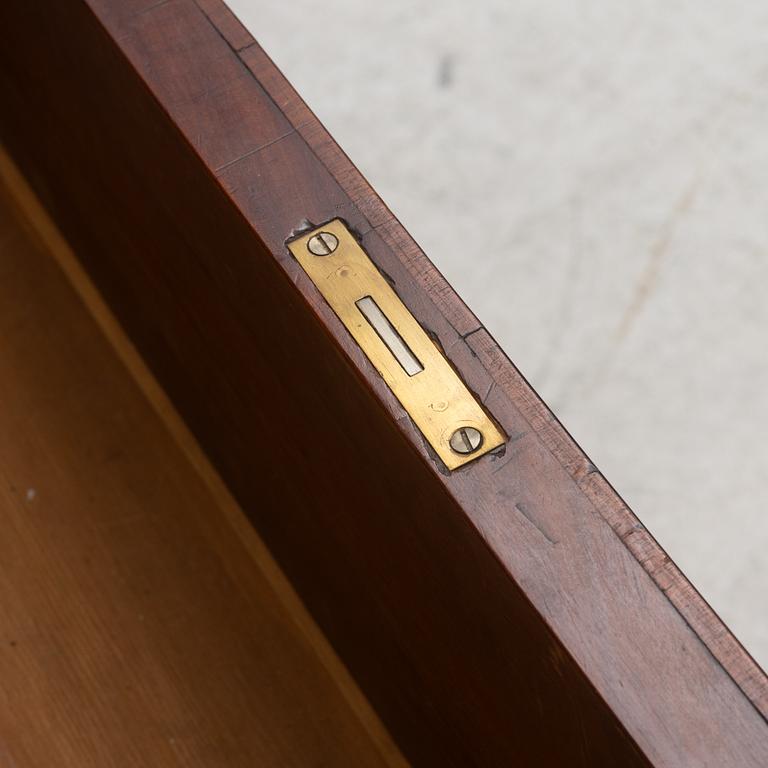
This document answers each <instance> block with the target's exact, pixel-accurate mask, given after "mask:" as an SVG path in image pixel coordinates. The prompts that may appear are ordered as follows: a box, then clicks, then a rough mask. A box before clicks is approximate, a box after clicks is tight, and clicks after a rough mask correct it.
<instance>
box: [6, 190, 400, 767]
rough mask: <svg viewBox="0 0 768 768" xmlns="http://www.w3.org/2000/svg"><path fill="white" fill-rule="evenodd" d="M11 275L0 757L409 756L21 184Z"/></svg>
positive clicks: (236, 762)
mask: <svg viewBox="0 0 768 768" xmlns="http://www.w3.org/2000/svg"><path fill="white" fill-rule="evenodd" d="M0 276H2V279H0V404H1V407H0V523H2V531H3V534H2V536H0V701H1V702H2V703H1V704H0V765H2V766H3V767H4V768H6V767H7V768H38V767H39V768H50V767H51V766H60V767H62V768H64V767H65V766H66V767H69V766H72V768H87V767H89V766H94V768H105V767H106V766H140V767H141V768H145V767H146V766H158V767H160V766H180V765H184V766H200V767H201V768H202V767H203V766H205V768H210V766H216V765H221V766H224V765H226V766H232V767H233V768H234V767H235V766H243V767H245V766H254V765H264V766H278V765H279V766H296V767H302V768H303V767H304V766H317V765H336V766H351V765H355V766H357V765H360V766H372V767H373V766H376V767H377V768H381V767H382V766H385V765H390V766H394V765H402V761H401V760H399V759H397V753H396V751H395V749H394V747H393V746H387V744H386V740H384V742H385V743H384V744H383V745H382V739H381V738H380V734H376V735H377V736H379V738H378V739H377V738H374V737H373V736H372V734H371V732H370V722H369V719H368V717H367V715H366V713H365V712H361V711H360V708H359V707H356V706H353V702H352V701H351V700H350V698H349V697H348V696H347V695H345V692H344V691H343V689H342V687H340V685H339V682H338V680H337V679H336V678H335V676H334V669H333V666H332V665H331V666H330V667H329V665H327V664H325V663H324V658H323V653H322V649H318V648H317V645H316V643H315V642H314V635H313V633H312V632H307V631H305V630H306V623H307V621H306V620H305V619H304V618H303V616H302V615H301V607H300V606H298V605H297V604H296V602H295V601H292V600H290V598H288V599H286V595H285V589H283V588H281V586H280V584H279V583H278V584H277V585H276V584H275V578H274V574H273V573H272V572H271V564H270V562H269V559H268V558H267V560H266V563H265V558H264V557H263V556H261V555H260V553H259V544H258V542H255V543H254V541H253V538H254V536H255V534H254V532H253V529H252V528H251V527H250V526H249V525H248V524H247V522H245V520H244V518H243V523H244V524H243V523H240V518H241V516H242V512H241V511H240V510H238V509H237V508H236V506H235V505H234V504H233V502H232V501H231V500H230V499H228V498H227V496H226V494H221V493H217V491H216V489H215V486H214V487H211V485H210V484H209V483H208V482H207V480H206V477H205V476H204V473H201V472H200V471H198V468H197V467H196V466H195V464H194V463H193V462H191V461H190V460H189V458H188V456H187V455H185V451H184V450H183V447H182V446H181V445H180V444H179V443H178V442H177V440H176V439H175V438H176V436H175V435H174V434H173V432H172V431H170V430H169V429H168V426H167V424H166V422H165V420H164V419H163V418H161V415H159V414H158V413H157V412H156V411H155V409H154V408H153V406H152V404H150V401H149V400H148V399H147V398H146V397H145V392H143V391H142V389H140V388H139V386H137V383H136V381H135V380H134V379H133V378H132V377H131V375H130V373H129V370H128V369H127V368H126V367H125V365H124V363H123V361H122V360H121V359H120V358H119V357H118V355H117V353H116V351H115V350H114V349H112V348H111V347H110V346H109V343H108V341H107V339H106V338H105V337H104V335H103V333H102V331H101V329H100V328H99V326H98V325H97V323H96V321H95V319H94V317H93V316H92V315H91V314H89V312H88V310H87V309H86V306H85V305H84V304H83V303H82V302H81V301H80V299H79V298H78V296H77V294H76V293H75V291H74V290H73V288H72V287H71V286H70V285H69V284H68V282H67V280H66V278H65V276H64V274H63V273H62V272H61V270H60V269H59V268H58V266H57V264H56V263H55V261H54V259H53V257H52V255H51V253H50V251H49V250H48V249H47V248H46V246H45V245H44V241H43V240H41V238H40V237H38V233H37V231H36V230H35V229H34V228H33V227H32V226H31V222H30V221H29V220H27V219H25V218H24V217H22V216H20V215H19V212H18V211H17V210H15V207H14V205H13V204H12V203H10V200H9V198H8V197H7V196H6V191H5V189H4V188H3V187H2V186H1V185H0ZM278 582H279V579H278ZM297 614H298V615H297ZM379 730H380V728H379ZM382 747H383V748H382Z"/></svg>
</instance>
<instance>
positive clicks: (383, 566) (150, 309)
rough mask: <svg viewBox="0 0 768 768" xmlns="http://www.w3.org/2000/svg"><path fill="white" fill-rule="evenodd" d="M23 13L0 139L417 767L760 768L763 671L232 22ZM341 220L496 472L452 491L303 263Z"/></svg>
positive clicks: (206, 13) (98, 3)
mask: <svg viewBox="0 0 768 768" xmlns="http://www.w3.org/2000/svg"><path fill="white" fill-rule="evenodd" d="M31 6H32V10H30V9H29V7H30V6H29V4H27V5H25V10H24V13H21V12H19V10H18V8H19V6H18V4H16V3H10V4H7V5H6V6H5V7H4V8H3V10H2V11H0V18H2V19H3V21H4V22H5V23H6V24H7V26H8V28H12V29H14V30H18V34H17V35H15V36H14V39H13V40H12V41H11V44H10V45H9V46H7V47H6V48H5V49H4V50H3V51H2V52H0V62H1V63H2V78H3V79H2V81H1V82H0V88H2V94H3V98H4V100H5V102H6V103H7V104H8V105H9V106H10V107H11V108H10V109H9V110H8V111H6V112H5V113H3V115H2V117H1V118H0V120H1V122H0V132H1V133H2V136H3V138H4V140H5V141H7V142H8V145H9V147H10V148H11V150H12V151H13V153H14V155H15V156H16V157H17V158H18V161H19V162H20V163H21V164H22V166H23V168H24V170H25V172H26V173H27V175H28V176H29V178H30V179H31V180H32V182H33V183H34V185H35V187H36V189H37V190H38V192H39V194H40V195H41V196H42V197H43V199H44V200H45V202H46V204H47V205H48V207H49V209H50V210H51V211H52V213H53V214H54V216H55V218H56V219H57V221H58V222H59V223H60V225H61V226H62V228H63V229H64V231H65V232H66V233H67V235H68V237H69V238H70V239H71V241H72V242H73V243H74V244H75V246H76V249H77V252H78V254H79V255H80V256H81V258H82V260H83V263H84V264H85V265H86V267H87V269H88V270H89V272H90V273H91V274H92V276H93V278H94V279H95V281H96V282H97V284H98V285H99V288H100V290H101V291H102V292H103V294H104V296H105V297H106V299H107V301H108V302H109V304H110V306H111V307H112V308H113V309H114V311H115V312H116V314H117V316H118V317H119V319H120V321H121V322H122V323H123V324H124V326H125V328H126V329H127V330H128V332H129V334H130V335H131V338H132V339H133V340H134V342H135V343H136V344H137V346H138V348H139V349H140V351H141V352H142V354H143V355H144V356H145V358H146V359H147V361H148V362H149V363H150V365H151V366H152V368H153V370H154V372H155V373H156V375H157V376H158V378H159V380H160V381H161V383H162V385H163V386H164V387H165V389H166V390H167V391H168V393H169V394H170V396H171V397H172V399H173V401H174V403H175V404H176V406H177V407H178V408H179V410H180V411H181V413H182V414H183V416H184V418H185V419H186V420H187V422H188V424H189V425H190V427H191V428H192V430H193V431H194V433H195V434H196V436H197V437H198V439H199V440H200V442H201V444H202V445H203V447H204V448H205V450H206V451H207V452H208V454H209V456H210V457H211V459H212V460H213V462H214V464H215V465H216V467H217V469H218V470H219V471H220V472H221V474H222V476H223V478H224V479H225V481H226V482H227V484H228V486H229V487H230V488H231V490H232V491H233V493H234V494H235V495H236V497H237V498H238V500H239V502H240V503H241V504H242V505H243V507H244V509H245V510H246V512H247V514H248V515H249V517H250V518H251V520H252V521H253V523H254V525H255V526H256V527H257V529H258V530H259V531H260V532H261V533H262V535H263V536H264V538H265V540H266V541H267V543H268V545H269V546H270V548H271V549H272V551H273V552H274V553H275V555H276V557H277V558H278V560H279V561H280V563H281V565H282V566H283V568H284V569H285V571H286V573H287V574H288V576H289V578H290V579H291V580H292V582H293V584H294V585H295V586H296V588H297V589H298V591H299V593H300V594H301V595H302V597H303V598H304V599H305V601H306V603H307V605H308V607H309V608H310V610H311V612H312V613H313V615H314V616H315V618H316V619H317V620H318V622H319V624H320V625H321V627H322V628H323V629H324V631H325V632H326V634H327V635H328V638H329V639H330V641H331V642H332V644H333V645H334V647H335V648H336V649H337V650H338V652H339V653H340V655H341V656H342V658H343V659H344V661H345V662H346V663H347V665H348V666H349V668H350V670H351V671H352V673H353V674H354V676H355V678H356V679H357V681H358V682H359V684H360V685H361V687H362V689H363V690H364V691H365V693H366V694H367V695H368V696H369V698H370V700H371V702H372V703H373V705H374V706H375V707H376V709H377V711H378V712H379V714H380V715H381V716H382V718H383V720H384V722H385V723H386V724H387V726H388V727H389V728H390V730H391V732H392V733H393V735H394V736H395V738H396V740H397V741H398V743H399V744H400V746H401V747H402V748H403V750H404V751H405V753H406V756H407V757H409V758H410V759H411V760H412V761H413V762H415V763H417V764H425V765H427V764H429V765H432V764H435V765H462V766H466V765H499V764H506V763H507V762H513V763H515V762H517V763H519V764H522V765H537V766H541V765H584V766H597V765H600V766H615V765H623V766H625V765H626V766H629V765H649V764H653V765H658V766H662V765H663V766H681V767H682V766H691V765H696V766H713V767H714V766H717V767H718V768H720V767H721V766H762V765H765V764H766V762H768V729H767V727H766V722H765V713H766V706H767V705H766V702H767V701H768V699H767V698H766V690H767V687H766V680H765V676H764V675H763V674H762V672H761V671H760V670H759V668H758V667H757V666H756V665H755V664H754V662H753V661H752V660H751V659H750V658H749V656H748V655H747V654H746V653H745V652H744V651H743V649H742V648H741V646H740V645H739V644H738V642H737V641H736V640H735V639H734V638H733V637H732V636H731V635H730V633H729V632H728V631H727V629H726V628H725V627H724V626H723V625H722V623H721V622H720V621H719V619H718V618H717V617H716V616H715V615H714V614H713V613H712V611H711V610H710V609H709V608H708V606H706V604H705V603H704V602H703V601H702V600H701V598H700V597H699V596H698V595H697V593H696V592H695V590H693V588H692V587H691V586H690V585H689V584H688V582H687V581H686V580H685V579H684V577H683V576H682V575H681V574H680V573H679V571H678V570H677V569H676V568H675V567H674V565H673V564H672V563H671V562H670V561H669V559H668V558H667V557H666V555H664V553H663V551H662V550H661V549H660V548H659V547H658V545H657V544H656V543H655V542H654V541H653V539H652V538H651V537H650V535H649V534H648V533H647V531H645V529H644V528H643V527H642V525H641V524H640V523H639V522H638V521H637V520H636V518H635V517H634V516H633V515H632V514H631V513H630V512H629V511H628V510H627V509H626V507H625V506H624V505H623V503H622V502H621V500H620V499H619V497H618V496H617V495H616V494H615V493H614V492H613V491H612V489H611V488H610V487H609V486H608V485H607V483H606V482H605V480H604V479H603V478H602V476H601V475H600V473H599V472H597V470H596V469H595V468H594V466H593V465H592V464H591V463H590V462H589V460H588V459H587V458H586V457H585V456H584V455H583V453H582V452H581V451H580V449H579V448H578V447H577V446H576V445H575V443H574V442H573V441H572V440H571V438H570V437H569V436H568V435H567V433H566V432H565V431H564V430H563V428H562V427H561V425H559V424H558V422H557V421H556V419H555V418H554V417H553V416H552V415H551V413H550V412H549V411H548V410H547V409H546V408H545V407H544V406H543V405H542V404H541V402H540V401H539V400H538V398H537V397H536V395H535V394H534V393H533V392H532V391H531V390H530V388H529V387H528V385H527V384H526V383H525V381H524V380H523V379H522V377H521V376H520V375H519V374H518V372H517V371H516V370H515V369H514V367H513V366H512V365H511V364H510V363H509V361H508V360H507V359H506V357H505V356H504V354H503V352H502V351H501V350H499V349H498V347H497V345H496V344H495V343H494V342H493V340H492V339H491V338H490V336H489V335H488V334H487V332H486V331H485V330H484V329H483V328H482V326H481V325H480V323H479V321H478V320H477V319H476V318H475V317H474V315H473V314H472V313H471V311H470V310H468V309H467V308H466V306H465V305H464V304H463V303H462V302H461V301H460V299H458V297H456V295H455V294H454V293H453V291H452V290H451V288H450V287H449V286H448V285H447V283H446V282H445V280H444V279H443V278H442V277H441V276H440V275H439V273H438V272H437V271H436V270H435V268H434V267H433V266H432V265H431V263H430V262H429V261H428V260H427V259H426V258H425V257H424V255H423V254H422V253H421V251H420V250H419V248H418V246H417V245H416V244H415V243H414V242H413V241H412V240H411V239H410V237H409V236H408V235H407V233H406V232H405V231H404V230H403V228H402V227H401V226H400V224H399V223H398V222H397V221H396V220H395V219H394V218H393V217H392V215H391V213H390V212H389V211H388V210H387V209H386V207H385V206H384V205H383V204H382V203H381V201H380V200H379V199H378V197H377V196H376V195H375V193H374V192H373V190H372V189H371V188H370V186H369V185H368V184H367V183H366V182H365V180H364V179H363V178H362V177H361V176H360V174H359V173H358V172H357V171H356V170H355V169H354V167H353V166H352V165H351V163H350V162H349V161H348V159H347V158H346V157H345V156H344V155H343V153H342V152H341V150H339V148H338V147H337V146H336V145H335V143H334V142H333V141H332V139H331V138H330V136H328V134H327V132H326V131H325V130H324V129H323V128H322V126H320V125H319V123H318V122H317V121H316V119H315V118H314V116H313V115H312V114H311V112H310V111H309V110H308V109H307V108H306V106H305V105H304V104H303V103H302V102H301V101H300V100H299V99H298V98H297V97H296V95H295V93H294V92H293V90H292V89H291V88H290V86H288V84H287V83H286V82H285V80H284V79H283V78H282V76H281V75H280V73H279V72H277V70H276V69H275V68H274V66H273V65H272V64H271V62H270V61H269V59H268V58H267V57H266V56H265V55H264V53H263V52H262V51H261V50H260V49H259V48H258V46H257V45H256V44H255V43H250V42H249V38H248V36H247V33H244V32H243V30H242V27H241V26H240V25H239V24H238V23H237V22H236V20H234V19H233V18H232V17H231V16H229V15H228V14H227V12H226V9H225V8H224V7H223V6H222V5H221V4H217V3H216V2H214V1H213V0H207V1H206V2H205V3H201V4H200V5H199V6H198V5H196V4H195V3H193V2H191V0H170V1H169V2H166V3H162V4H160V5H157V6H153V5H152V4H151V3H148V2H147V3H141V2H139V0H135V2H130V3H117V2H114V1H113V0H93V1H92V2H90V3H89V4H88V7H86V5H85V4H83V3H82V2H80V1H79V0H72V2H70V3H69V4H67V13H66V15H64V11H58V10H56V9H51V8H50V7H46V9H45V11H44V12H42V11H40V6H39V4H38V3H32V4H31ZM89 8H90V10H89ZM58 14H61V15H58ZM62 25H68V29H69V30H70V32H69V34H68V35H66V36H62V35H56V34H55V30H57V29H58V28H60V27H61V26H62ZM32 37H36V38H37V39H42V40H43V46H44V47H43V50H44V51H45V53H46V56H44V57H41V56H40V55H39V53H38V54H37V55H36V56H33V55H32V53H31V51H30V50H29V48H28V47H27V46H26V45H25V43H24V42H23V41H26V40H28V39H31V38H32ZM15 41H21V42H15ZM53 59H55V60H56V62H57V64H58V69H57V71H56V72H55V76H53V77H52V76H51V72H52V70H51V69H49V68H48V67H46V62H47V61H48V62H49V61H52V60H53ZM117 94H119V96H118V95H117ZM43 114H45V115H46V116H47V119H48V120H49V121H53V122H54V123H55V125H56V126H57V131H56V134H55V136H52V135H50V134H49V132H48V131H47V129H46V126H45V125H43V124H42V123H40V121H39V120H36V119H35V116H39V115H43ZM83 115H87V119H83ZM62 148H65V151H61V149H62ZM94 214H97V215H94ZM335 216H340V217H342V218H344V219H345V220H346V221H347V223H348V224H349V225H350V226H351V227H352V228H353V229H354V230H355V231H356V232H357V234H358V235H359V237H360V238H361V240H362V243H363V245H364V247H365V248H366V250H367V251H368V253H369V254H370V255H371V257H372V259H373V260H374V262H375V263H376V264H377V265H378V266H379V267H380V269H382V271H384V272H385V273H386V274H387V275H388V277H389V278H390V279H391V281H392V282H393V284H394V286H395V288H396V290H397V292H398V294H399V295H400V297H401V298H402V299H403V301H404V302H405V304H406V305H407V306H408V307H409V308H410V309H411V311H412V312H413V313H414V314H415V315H416V316H417V317H418V318H419V320H420V321H421V322H422V323H423V325H424V326H425V327H426V328H427V329H428V330H429V331H430V333H431V334H432V335H433V337H434V338H435V340H436V342H437V343H438V344H439V345H440V346H441V347H442V348H443V349H444V350H445V352H446V355H447V356H448V358H449V359H450V360H451V362H452V363H453V364H454V366H455V367H456V368H457V370H458V371H459V372H460V373H461V375H462V376H463V377H464V378H465V380H466V381H467V382H468V384H469V385H470V387H471V388H472V389H473V390H474V391H475V392H476V393H477V394H478V396H479V397H480V398H481V399H482V400H483V402H485V404H486V405H487V407H488V408H489V409H490V410H491V412H492V413H493V415H494V416H495V417H496V418H497V419H498V420H499V421H500V423H501V425H502V426H503V428H504V429H505V431H506V432H507V434H509V435H510V441H509V443H508V445H507V448H506V453H505V455H504V456H503V458H499V457H493V456H488V457H485V458H483V459H481V460H479V461H478V462H476V463H474V464H473V465H470V466H468V467H466V468H465V469H464V470H462V471H457V472H454V473H451V474H447V473H445V471H444V469H443V468H442V467H441V466H439V464H437V463H436V462H435V460H434V458H433V457H432V456H431V455H430V453H429V451H428V450H427V448H426V446H425V445H424V444H423V441H422V440H421V438H420V435H419V434H418V432H417V431H416V430H415V429H414V427H413V426H412V424H411V423H410V422H409V420H408V418H407V416H406V415H405V414H404V413H403V412H402V410H401V409H400V407H399V405H398V404H397V402H396V401H395V400H394V399H393V397H392V396H391V393H389V392H388V390H387V389H386V387H385V386H384V385H383V383H382V381H381V380H380V378H379V377H378V376H377V375H376V373H375V371H374V370H373V369H372V368H371V366H370V365H369V364H368V362H367V361H366V360H365V359H364V357H363V356H362V354H361V353H360V351H359V350H358V349H357V348H356V347H355V346H354V344H353V343H351V341H350V339H349V337H348V336H347V335H346V333H345V331H344V329H343V328H342V327H341V326H340V324H339V322H338V321H337V319H336V318H335V316H334V315H333V314H332V313H331V312H330V311H329V309H328V307H327V306H326V305H325V304H324V302H323V301H322V299H321V298H320V296H319V295H318V293H317V291H316V290H315V289H314V287H313V286H312V285H311V284H310V283H309V282H308V280H307V279H306V277H305V275H304V273H303V272H302V271H301V270H300V268H298V266H297V265H296V264H295V262H293V261H292V260H291V259H290V257H289V256H288V254H287V251H286V249H285V245H284V243H285V240H286V238H287V237H289V236H290V234H291V233H292V232H293V231H294V230H296V228H297V227H301V226H302V224H303V222H305V221H306V220H310V221H312V222H315V223H320V222H322V221H325V220H328V219H330V218H333V217H335ZM276 420H279V423H280V425H281V429H284V430H285V432H286V433H287V434H289V435H291V438H292V439H290V440H280V441H275V442H274V443H270V444H269V445H268V448H267V447H265V444H264V435H272V434H274V432H275V429H274V428H275V424H276Z"/></svg>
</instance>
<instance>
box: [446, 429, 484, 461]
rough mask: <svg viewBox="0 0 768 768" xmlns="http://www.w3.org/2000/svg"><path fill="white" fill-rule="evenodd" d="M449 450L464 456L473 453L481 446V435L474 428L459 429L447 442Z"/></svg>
mask: <svg viewBox="0 0 768 768" xmlns="http://www.w3.org/2000/svg"><path fill="white" fill-rule="evenodd" d="M448 443H449V445H450V446H451V450H452V451H455V452H456V453H461V454H463V455H466V454H468V453H474V452H475V451H476V450H477V449H478V448H480V446H481V445H482V444H483V435H482V433H481V432H480V430H478V429H475V428H474V427H460V428H459V429H457V430H456V431H455V432H454V433H453V434H452V435H451V439H450V440H449V441H448Z"/></svg>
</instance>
